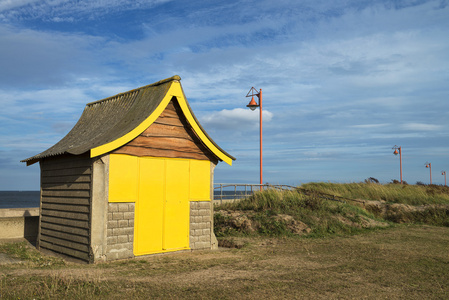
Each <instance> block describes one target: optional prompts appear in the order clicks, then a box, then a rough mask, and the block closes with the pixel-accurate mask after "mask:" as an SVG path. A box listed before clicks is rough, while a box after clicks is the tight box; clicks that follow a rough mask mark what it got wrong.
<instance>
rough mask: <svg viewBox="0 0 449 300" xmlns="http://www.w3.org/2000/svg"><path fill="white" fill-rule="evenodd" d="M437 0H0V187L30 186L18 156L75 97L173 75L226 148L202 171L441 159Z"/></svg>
mask: <svg viewBox="0 0 449 300" xmlns="http://www.w3.org/2000/svg"><path fill="white" fill-rule="evenodd" d="M448 4H449V2H448V1H446V0H436V1H420V0H404V1H380V0H379V1H376V0H369V1H361V0H354V1H351V0H345V1H320V0H312V1H308V0H305V1H303V0H301V1H298V0H293V1H287V0H286V1H283V0H278V1H264V0H258V1H251V0H248V1H232V0H226V1H195V0H190V1H169V0H149V1H144V0H140V1H139V0H137V1H136V0H132V1H131V0H120V1H113V0H111V1H103V0H77V1H72V0H48V1H35V0H0V57H1V59H0V104H1V107H2V109H1V110H0V190H37V189H39V166H38V165H37V164H36V165H33V166H30V167H26V166H25V164H23V163H20V162H19V161H20V160H21V159H24V158H27V157H30V156H32V155H35V154H37V153H39V152H41V151H43V150H45V149H47V148H49V147H50V146H52V145H53V144H55V143H56V142H58V141H59V140H60V139H61V138H62V137H63V136H64V135H65V134H66V133H67V132H68V131H69V130H70V129H71V128H72V127H73V125H74V124H75V123H76V121H77V120H78V118H79V117H80V115H81V113H82V111H83V109H84V106H85V104H86V103H88V102H91V101H95V100H99V99H102V98H105V97H108V96H112V95H115V94H117V93H119V92H124V91H127V90H130V89H133V88H136V87H140V86H143V85H146V84H149V83H153V82H155V81H158V80H160V79H163V78H167V77H171V76H173V75H175V74H177V75H180V76H181V78H182V80H181V84H182V86H183V88H184V91H185V94H186V96H187V99H188V101H189V103H190V105H191V107H192V109H193V111H194V113H195V114H196V116H197V117H198V119H199V120H200V122H201V124H202V125H203V127H204V128H205V129H206V131H207V132H208V133H209V135H210V136H212V138H213V139H214V140H215V142H217V143H218V144H219V145H220V146H221V147H222V148H223V149H225V150H226V151H228V152H229V153H230V154H232V155H233V156H235V157H236V158H237V160H236V161H235V162H234V165H233V166H232V167H229V166H227V165H226V164H225V163H221V164H219V166H218V167H217V168H216V171H215V182H227V183H228V182H233V183H234V182H236V183H258V176H259V175H258V172H259V169H258V168H259V165H258V161H259V156H258V153H259V141H258V138H259V134H258V122H259V121H258V111H254V112H252V111H250V110H249V109H247V108H246V104H247V103H248V101H249V99H248V98H245V96H246V94H247V92H248V91H249V89H250V88H251V87H252V86H254V87H255V88H257V89H262V90H263V104H264V123H263V126H264V182H269V183H273V184H277V183H281V184H301V183H305V182H309V181H331V182H358V181H363V180H364V179H366V178H368V177H375V178H377V179H379V180H381V181H382V182H385V183H386V182H390V181H391V180H392V179H399V157H397V156H394V155H393V150H392V149H391V148H392V147H393V146H394V145H398V146H402V148H403V174H404V180H406V181H408V182H409V183H416V182H417V181H422V182H425V183H428V182H429V170H428V169H426V168H425V166H424V165H425V163H426V162H431V163H432V171H433V172H432V175H433V176H432V177H433V178H432V179H433V182H434V183H437V184H442V183H444V177H443V176H442V175H441V172H440V171H441V170H448V171H449V160H448V155H449V139H448V131H449V38H448V29H449V5H448Z"/></svg>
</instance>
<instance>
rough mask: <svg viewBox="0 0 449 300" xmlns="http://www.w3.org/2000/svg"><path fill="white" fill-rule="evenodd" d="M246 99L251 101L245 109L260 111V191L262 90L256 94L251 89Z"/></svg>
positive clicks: (261, 170)
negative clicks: (257, 100)
mask: <svg viewBox="0 0 449 300" xmlns="http://www.w3.org/2000/svg"><path fill="white" fill-rule="evenodd" d="M254 96H257V98H258V99H259V103H257V102H256V101H255V100H254ZM246 97H251V101H250V102H249V103H248V105H247V106H246V107H249V108H250V109H251V110H255V109H256V108H257V107H258V108H259V111H260V119H259V121H260V184H261V186H260V189H262V184H263V167H262V157H263V156H262V89H260V91H259V92H258V91H257V90H256V89H255V88H254V87H252V88H251V89H250V90H249V92H248V94H247V95H246Z"/></svg>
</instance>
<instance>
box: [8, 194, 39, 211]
mask: <svg viewBox="0 0 449 300" xmlns="http://www.w3.org/2000/svg"><path fill="white" fill-rule="evenodd" d="M39 200H40V192H39V191H0V209H2V208H27V207H39Z"/></svg>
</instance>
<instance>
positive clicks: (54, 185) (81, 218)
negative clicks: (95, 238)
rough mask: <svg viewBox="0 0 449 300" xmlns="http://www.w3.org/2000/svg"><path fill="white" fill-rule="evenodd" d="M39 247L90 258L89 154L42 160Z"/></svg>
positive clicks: (76, 256) (81, 257) (90, 169)
mask: <svg viewBox="0 0 449 300" xmlns="http://www.w3.org/2000/svg"><path fill="white" fill-rule="evenodd" d="M41 172H42V174H41V189H42V192H41V193H42V195H41V220H40V235H39V247H41V248H45V249H48V250H52V251H54V252H58V253H62V254H65V255H69V256H72V257H75V258H78V259H82V260H84V261H89V258H90V257H89V248H90V234H89V232H90V230H89V228H90V224H91V222H90V218H91V201H90V199H91V185H92V184H91V182H92V162H91V159H90V157H89V156H88V155H79V156H74V155H63V156H57V157H55V158H46V159H44V160H43V161H41Z"/></svg>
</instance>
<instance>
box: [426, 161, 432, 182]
mask: <svg viewBox="0 0 449 300" xmlns="http://www.w3.org/2000/svg"><path fill="white" fill-rule="evenodd" d="M426 168H429V170H430V184H432V164H431V163H427V162H426Z"/></svg>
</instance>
